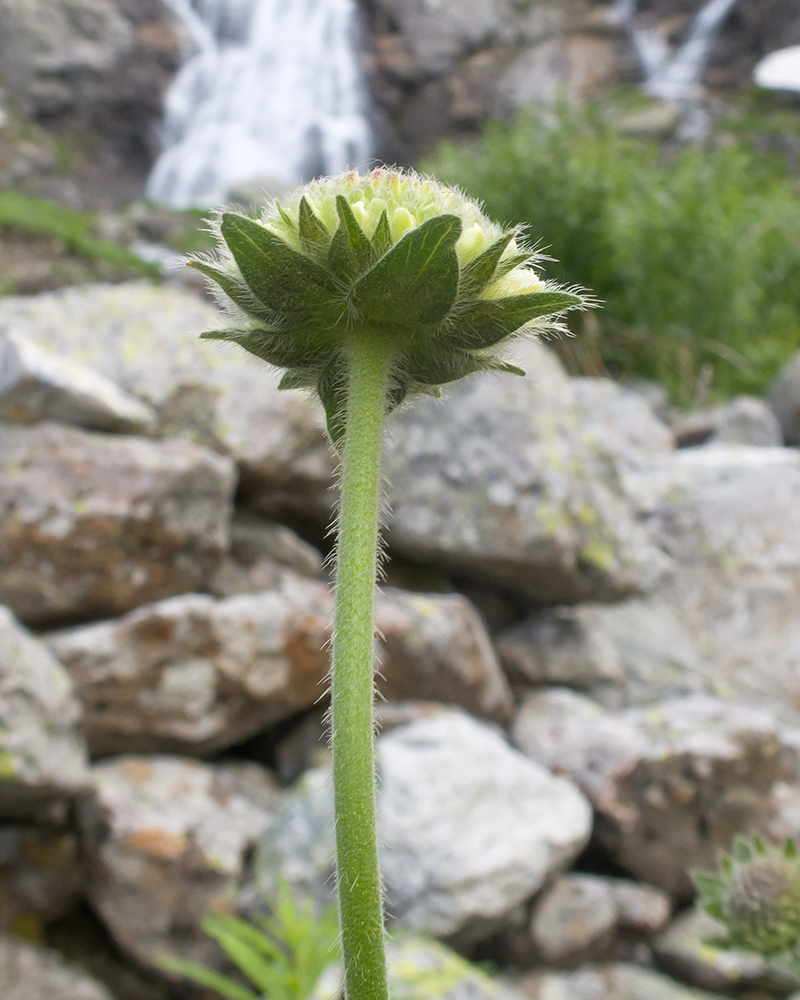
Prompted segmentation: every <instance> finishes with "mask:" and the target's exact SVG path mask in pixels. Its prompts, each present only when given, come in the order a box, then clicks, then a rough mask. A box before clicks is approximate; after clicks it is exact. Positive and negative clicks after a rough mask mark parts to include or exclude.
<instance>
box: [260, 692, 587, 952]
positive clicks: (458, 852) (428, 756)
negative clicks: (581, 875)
mask: <svg viewBox="0 0 800 1000" xmlns="http://www.w3.org/2000/svg"><path fill="white" fill-rule="evenodd" d="M377 756H378V773H379V789H380V792H379V806H378V836H379V842H380V844H381V868H382V871H383V875H384V879H385V887H386V907H387V912H388V913H389V914H390V915H391V917H392V920H393V921H394V922H395V923H396V924H398V925H399V926H401V927H405V928H410V929H412V930H414V931H419V932H424V933H426V934H431V935H433V936H436V937H443V938H449V939H452V938H457V939H458V940H459V941H460V942H462V943H463V942H473V941H476V940H480V939H481V938H484V937H487V936H489V935H490V934H491V933H492V932H494V931H496V930H498V929H500V928H502V927H503V926H504V925H506V924H507V923H508V922H509V919H512V916H511V915H512V912H513V911H514V910H515V908H516V907H517V906H518V905H519V904H520V903H523V902H524V901H525V900H527V899H529V898H530V897H531V896H532V895H533V893H535V892H536V890H537V889H538V888H539V887H540V886H541V885H542V883H543V882H544V881H545V879H547V878H549V877H552V875H553V874H554V873H555V872H557V871H558V870H559V869H561V868H563V867H564V866H565V865H567V864H568V863H569V862H570V861H571V860H572V859H573V858H574V857H575V856H576V855H577V854H578V852H579V851H580V850H581V848H582V847H583V845H584V844H585V843H586V840H587V839H588V836H589V831H590V827H591V812H590V809H589V807H588V805H587V803H586V800H585V799H584V798H583V797H582V796H581V795H580V793H578V792H577V791H576V789H575V788H574V787H573V786H572V785H571V784H569V783H568V782H565V781H563V779H559V778H554V777H552V776H551V775H550V774H548V773H547V772H546V771H545V770H544V769H543V768H540V767H537V766H531V762H530V761H526V760H525V759H524V758H523V757H522V756H521V755H519V754H517V753H516V752H515V751H513V750H511V749H510V748H509V747H508V746H507V745H506V744H505V742H504V741H503V740H502V738H501V737H500V736H499V735H497V734H496V733H495V732H493V731H492V730H491V729H489V728H487V727H486V726H485V725H484V724H481V723H479V722H477V721H475V720H474V719H471V718H470V717H469V716H467V715H464V714H462V713H460V712H454V711H447V710H444V711H442V712H440V713H438V714H435V715H432V716H430V717H429V718H424V719H420V720H419V721H417V722H413V723H411V724H410V725H407V726H401V727H400V728H398V729H395V730H393V731H392V732H391V733H389V734H388V735H385V736H381V737H380V738H379V740H378V744H377ZM332 857H333V825H332V804H331V790H330V770H329V768H328V767H321V768H318V769H316V770H313V771H309V772H308V773H307V774H306V775H305V777H304V778H303V779H301V781H300V783H299V785H298V786H297V788H296V790H295V791H293V792H292V793H291V794H289V795H287V796H286V798H285V800H284V802H283V804H282V806H281V810H280V812H279V813H278V814H277V816H276V817H275V820H274V822H273V823H272V824H271V825H270V827H269V829H268V830H267V831H266V832H265V834H264V836H263V838H262V840H261V843H260V845H259V850H258V853H257V856H256V861H255V887H254V891H255V892H256V894H257V895H258V896H260V898H261V899H262V900H268V899H269V898H271V897H272V896H273V894H274V891H275V886H276V879H278V878H281V877H284V878H286V879H287V880H288V881H289V882H290V883H291V884H292V885H293V886H294V887H295V888H297V889H298V890H300V891H301V892H304V893H306V894H310V895H313V896H314V897H316V898H318V899H320V898H321V899H326V898H328V897H329V895H330V893H331V890H332V883H331V881H330V875H331V870H332Z"/></svg>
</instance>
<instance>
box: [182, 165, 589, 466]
mask: <svg viewBox="0 0 800 1000" xmlns="http://www.w3.org/2000/svg"><path fill="white" fill-rule="evenodd" d="M212 225H213V228H214V231H215V232H216V233H217V236H218V251H217V253H216V254H215V255H212V256H211V257H197V258H195V259H193V260H191V261H190V264H191V265H192V266H193V267H195V268H197V269H198V270H199V271H202V272H203V274H205V275H207V276H208V277H209V278H211V279H212V280H213V281H214V282H215V283H216V285H217V286H218V298H219V301H220V304H221V305H223V307H224V308H225V309H226V311H227V312H228V315H229V316H230V317H231V320H232V326H231V328H230V329H225V330H219V331H213V332H209V333H206V334H203V336H204V337H206V338H211V339H219V340H228V341H232V342H234V343H237V344H239V345H240V346H242V347H243V348H245V350H247V351H250V352H251V353H252V354H255V355H256V356H257V357H259V358H261V359H263V360H264V361H267V362H269V363H270V364H272V365H275V366H277V367H279V368H284V369H286V374H285V375H284V378H283V380H282V382H281V386H282V387H284V388H290V387H291V388H298V387H308V388H314V389H316V391H317V392H318V394H319V396H320V399H321V400H322V403H323V405H324V406H325V410H326V413H327V417H328V428H329V430H330V432H331V437H332V438H333V441H334V443H335V444H336V445H337V447H338V446H339V445H340V444H341V440H342V436H343V433H344V412H345V409H346V392H347V390H346V385H347V366H348V359H349V356H350V353H351V352H352V351H353V350H355V349H357V345H358V342H359V339H360V338H364V337H381V338H383V339H384V340H385V341H386V343H388V344H390V345H391V353H392V358H393V362H392V369H391V376H390V386H389V398H388V404H387V408H388V410H391V409H393V408H394V407H396V406H398V405H399V404H400V403H401V402H402V401H403V400H405V399H406V398H407V397H408V396H409V395H413V394H416V393H428V394H430V393H435V392H437V391H438V387H439V386H440V385H442V384H443V383H446V382H452V381H454V380H455V379H459V378H462V377H463V376H465V375H469V374H471V373H473V372H477V371H485V370H494V371H512V372H515V373H518V374H523V373H522V372H520V370H519V369H518V368H515V367H514V366H513V365H509V364H507V363H506V362H504V361H503V360H502V359H501V358H499V357H498V356H497V354H496V353H495V352H496V348H497V346H498V345H499V344H501V343H502V342H504V341H507V340H508V339H509V338H510V337H512V336H514V335H517V334H519V333H521V332H523V331H524V332H526V333H528V332H536V331H541V330H542V329H545V328H547V327H549V328H551V329H552V328H553V327H555V326H558V318H559V316H560V315H561V314H562V313H563V312H564V311H565V310H567V309H573V308H576V307H578V308H580V307H583V306H584V305H585V304H586V299H585V298H584V297H583V296H582V295H581V294H580V293H579V292H578V291H576V290H574V289H569V290H566V289H562V288H560V287H559V286H557V285H555V284H552V283H549V282H546V281H544V280H543V279H542V278H541V277H540V276H539V274H538V272H537V271H536V269H535V267H536V264H537V263H538V261H539V260H540V259H541V258H540V257H539V256H538V255H537V254H535V253H534V252H533V251H531V250H530V249H528V248H526V247H525V246H524V245H522V244H521V243H520V239H519V232H518V231H517V230H513V229H511V230H504V229H503V228H502V227H500V226H498V225H497V224H496V223H494V222H491V221H490V220H489V219H487V218H486V216H485V215H484V214H483V212H482V211H481V208H480V206H479V205H478V204H477V203H476V202H474V201H473V200H471V199H470V198H467V197H465V196H464V195H462V194H461V193H460V192H458V191H455V190H453V189H452V188H448V187H445V186H444V185H441V184H438V183H437V182H435V181H433V180H428V179H426V178H423V177H420V176H418V175H417V174H415V173H411V172H407V173H405V172H399V171H396V170H385V169H379V170H373V171H371V172H370V173H368V174H365V175H360V174H358V173H355V172H352V173H347V174H344V175H341V176H338V177H329V178H323V179H322V180H318V181H313V182H312V183H310V184H307V185H305V186H304V187H301V188H299V189H298V190H297V191H295V192H294V193H293V194H292V195H290V196H289V197H288V198H287V199H286V200H285V201H283V202H282V203H279V202H277V201H276V202H272V203H270V204H268V205H267V206H266V207H265V209H264V210H263V212H262V213H261V216H260V218H258V219H253V218H250V217H248V216H246V215H241V214H238V213H235V212H222V213H220V215H219V216H218V217H217V218H215V219H214V220H212Z"/></svg>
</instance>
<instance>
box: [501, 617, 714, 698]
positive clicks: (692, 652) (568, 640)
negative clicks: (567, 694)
mask: <svg viewBox="0 0 800 1000" xmlns="http://www.w3.org/2000/svg"><path fill="white" fill-rule="evenodd" d="M497 651H498V653H499V655H500V658H501V660H502V662H503V666H504V667H505V668H506V670H508V671H509V672H510V674H511V675H512V676H514V677H515V678H519V679H520V680H522V681H524V682H527V683H531V684H534V685H537V686H539V685H545V684H556V685H564V686H566V687H571V688H575V689H577V690H579V691H586V692H587V693H589V694H590V695H591V696H592V698H594V699H595V700H597V701H599V702H600V703H601V704H603V705H605V706H606V707H608V708H622V707H624V706H626V705H643V704H648V703H650V702H653V701H658V700H661V699H663V698H669V697H676V696H678V695H684V694H691V693H694V692H699V691H701V690H702V689H703V684H704V678H705V664H704V662H703V659H702V657H701V656H700V654H699V653H698V651H697V649H696V647H695V644H694V642H693V640H692V637H691V636H690V635H689V633H688V632H687V630H686V628H685V627H684V626H683V624H682V623H681V621H680V619H679V618H678V616H677V615H676V613H675V611H674V610H673V609H672V608H671V607H670V606H669V604H668V603H667V602H666V601H664V600H660V599H658V598H656V597H652V598H650V599H649V600H641V599H636V598H635V599H633V600H630V601H623V602H621V603H619V604H608V605H604V604H581V605H577V606H575V607H560V608H553V609H544V610H541V611H537V612H535V613H534V614H533V615H531V616H530V617H528V618H527V619H526V620H525V621H523V622H521V623H519V624H518V625H512V626H511V627H510V628H508V629H505V630H504V631H503V632H501V633H500V635H499V636H498V639H497Z"/></svg>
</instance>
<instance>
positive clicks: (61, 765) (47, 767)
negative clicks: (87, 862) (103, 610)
mask: <svg viewBox="0 0 800 1000" xmlns="http://www.w3.org/2000/svg"><path fill="white" fill-rule="evenodd" d="M80 723H81V706H80V705H79V703H78V701H77V699H76V698H75V694H74V692H73V688H72V683H71V682H70V679H69V675H68V674H67V672H66V671H65V670H64V668H63V667H62V666H61V665H60V664H59V663H58V662H57V661H56V660H55V658H54V657H53V656H52V654H51V653H50V652H49V651H48V650H47V648H46V647H45V646H44V645H42V643H40V642H38V641H37V640H36V639H34V638H33V636H32V635H30V634H29V633H28V632H27V631H26V630H25V629H24V628H21V627H20V626H19V625H18V624H17V622H16V621H15V620H14V617H13V615H12V614H11V612H10V611H9V610H8V609H7V608H4V607H0V816H2V817H12V818H14V817H20V816H27V815H31V814H37V813H40V812H41V811H43V810H44V811H45V812H47V811H49V810H52V809H56V810H57V812H56V815H60V810H63V807H64V806H65V804H67V803H68V802H69V801H71V800H72V799H73V798H74V797H75V796H76V795H78V794H79V793H81V792H83V791H84V790H85V789H86V787H87V783H88V777H89V772H88V767H87V757H86V747H85V745H84V742H83V737H82V735H81V731H80Z"/></svg>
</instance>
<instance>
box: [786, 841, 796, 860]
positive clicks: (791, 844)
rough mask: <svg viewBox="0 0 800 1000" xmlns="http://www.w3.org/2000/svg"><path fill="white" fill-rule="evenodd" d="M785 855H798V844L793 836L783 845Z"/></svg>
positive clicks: (792, 856) (789, 856) (794, 856)
mask: <svg viewBox="0 0 800 1000" xmlns="http://www.w3.org/2000/svg"><path fill="white" fill-rule="evenodd" d="M783 856H784V857H785V858H789V859H792V858H796V857H797V844H796V843H795V841H794V840H793V839H792V837H787V838H786V841H785V843H784V845H783Z"/></svg>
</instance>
